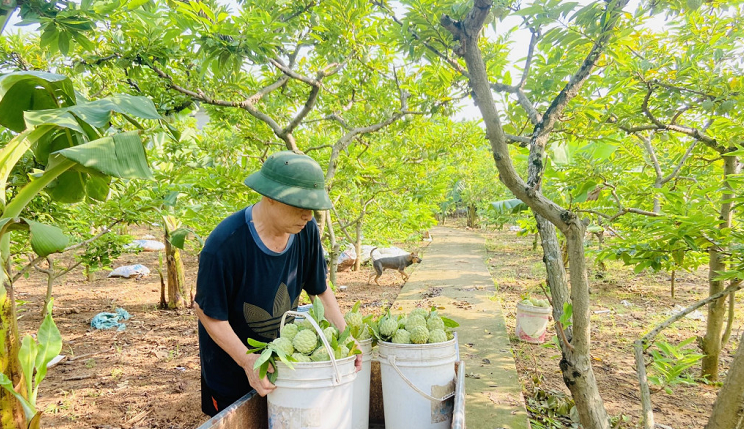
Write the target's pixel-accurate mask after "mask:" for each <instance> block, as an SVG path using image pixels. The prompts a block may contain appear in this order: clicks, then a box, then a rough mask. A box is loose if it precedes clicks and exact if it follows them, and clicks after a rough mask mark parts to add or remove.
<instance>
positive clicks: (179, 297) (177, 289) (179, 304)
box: [165, 232, 186, 310]
mask: <svg viewBox="0 0 744 429" xmlns="http://www.w3.org/2000/svg"><path fill="white" fill-rule="evenodd" d="M165 267H166V272H167V273H168V308H169V309H171V310H175V309H179V308H184V307H186V275H185V274H184V269H183V261H182V260H181V251H180V250H179V249H178V248H177V247H176V246H173V245H172V244H171V242H170V235H169V234H168V233H167V232H166V234H165Z"/></svg>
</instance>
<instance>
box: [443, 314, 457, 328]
mask: <svg viewBox="0 0 744 429" xmlns="http://www.w3.org/2000/svg"><path fill="white" fill-rule="evenodd" d="M440 317H441V318H442V322H444V326H445V327H447V328H457V327H458V326H460V324H459V323H457V322H455V321H454V320H452V319H449V318H447V317H444V316H440Z"/></svg>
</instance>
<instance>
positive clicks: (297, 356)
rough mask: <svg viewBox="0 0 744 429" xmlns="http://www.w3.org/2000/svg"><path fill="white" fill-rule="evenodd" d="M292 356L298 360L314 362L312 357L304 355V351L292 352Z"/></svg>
mask: <svg viewBox="0 0 744 429" xmlns="http://www.w3.org/2000/svg"><path fill="white" fill-rule="evenodd" d="M292 358H293V359H294V360H295V361H297V362H312V361H311V360H310V357H308V356H305V355H303V354H302V353H297V352H295V353H292Z"/></svg>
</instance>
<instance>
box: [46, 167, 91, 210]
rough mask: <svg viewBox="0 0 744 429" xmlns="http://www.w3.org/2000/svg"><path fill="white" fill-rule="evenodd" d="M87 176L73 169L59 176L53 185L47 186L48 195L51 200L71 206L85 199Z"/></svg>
mask: <svg viewBox="0 0 744 429" xmlns="http://www.w3.org/2000/svg"><path fill="white" fill-rule="evenodd" d="M87 178H88V175H87V174H85V173H81V172H79V171H76V170H74V169H70V170H67V171H65V172H64V173H62V174H60V175H59V176H58V177H57V180H55V181H54V182H53V183H51V184H50V185H49V188H48V191H47V192H48V193H49V196H51V197H52V199H53V200H55V201H59V202H61V203H66V204H72V203H77V202H80V201H82V200H83V199H84V198H85V182H86V180H87Z"/></svg>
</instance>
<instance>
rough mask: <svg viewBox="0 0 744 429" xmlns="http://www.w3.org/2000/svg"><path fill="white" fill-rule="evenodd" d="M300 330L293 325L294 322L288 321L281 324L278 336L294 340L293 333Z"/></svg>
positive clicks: (295, 333)
mask: <svg viewBox="0 0 744 429" xmlns="http://www.w3.org/2000/svg"><path fill="white" fill-rule="evenodd" d="M299 331H300V327H299V326H297V325H295V324H294V323H290V324H287V325H284V326H282V330H281V331H280V332H279V336H280V337H282V338H286V339H288V340H289V341H292V340H294V337H295V335H297V333H298V332H299Z"/></svg>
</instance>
